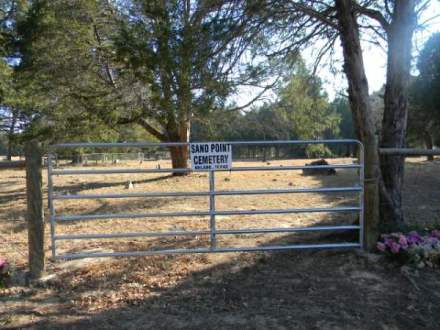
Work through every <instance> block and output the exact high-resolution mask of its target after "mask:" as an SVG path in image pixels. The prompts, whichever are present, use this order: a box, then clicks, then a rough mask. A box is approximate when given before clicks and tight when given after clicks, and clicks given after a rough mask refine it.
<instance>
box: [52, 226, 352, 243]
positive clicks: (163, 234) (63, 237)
mask: <svg viewBox="0 0 440 330" xmlns="http://www.w3.org/2000/svg"><path fill="white" fill-rule="evenodd" d="M358 229H360V226H356V225H342V226H316V227H299V228H283V227H281V228H250V229H233V230H229V229H228V230H216V231H214V234H216V235H236V234H260V233H263V234H264V233H294V232H309V231H331V230H358ZM209 234H211V231H209V230H200V231H169V232H144V233H142V232H139V233H112V234H76V235H75V234H74V235H68V234H66V235H57V236H55V237H54V239H56V240H74V239H99V238H130V237H167V236H198V235H209Z"/></svg>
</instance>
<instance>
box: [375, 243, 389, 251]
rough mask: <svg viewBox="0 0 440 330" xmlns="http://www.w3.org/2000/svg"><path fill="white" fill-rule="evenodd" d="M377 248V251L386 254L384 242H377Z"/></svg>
mask: <svg viewBox="0 0 440 330" xmlns="http://www.w3.org/2000/svg"><path fill="white" fill-rule="evenodd" d="M376 247H377V249H378V250H379V251H382V252H384V251H385V249H386V248H387V247H386V246H385V244H383V243H382V242H377V244H376Z"/></svg>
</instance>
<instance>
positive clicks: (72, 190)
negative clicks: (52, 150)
mask: <svg viewBox="0 0 440 330" xmlns="http://www.w3.org/2000/svg"><path fill="white" fill-rule="evenodd" d="M172 177H173V176H172V175H163V176H159V177H155V178H148V179H143V180H132V183H133V184H134V185H136V184H142V183H151V182H157V181H162V180H167V179H170V178H172ZM127 182H128V181H127V180H124V181H116V182H82V183H78V184H68V183H65V184H63V186H62V189H63V191H65V192H68V193H69V194H78V193H80V192H81V191H84V190H93V189H101V188H112V187H117V186H121V187H124V186H125V185H126V184H127Z"/></svg>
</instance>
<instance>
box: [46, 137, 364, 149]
mask: <svg viewBox="0 0 440 330" xmlns="http://www.w3.org/2000/svg"><path fill="white" fill-rule="evenodd" d="M191 143H206V142H205V141H191V142H162V143H158V142H119V143H59V144H55V145H52V146H50V148H51V149H55V148H124V147H130V148H136V147H137V148H145V147H156V148H158V147H159V148H160V147H178V146H187V145H190V144H191ZM209 143H222V144H232V145H234V146H235V145H274V144H299V145H301V144H327V143H330V144H341V143H351V144H359V145H360V144H361V143H360V141H358V140H353V139H341V140H334V139H329V140H280V141H267V140H266V141H209Z"/></svg>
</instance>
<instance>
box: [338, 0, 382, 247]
mask: <svg viewBox="0 0 440 330" xmlns="http://www.w3.org/2000/svg"><path fill="white" fill-rule="evenodd" d="M335 5H336V11H337V19H338V25H339V28H340V38H341V42H342V48H343V54H344V71H345V74H346V76H347V80H348V94H349V101H350V106H351V111H352V114H353V119H354V124H355V128H356V132H357V135H358V137H359V139H360V140H361V141H362V143H363V144H364V147H365V195H364V205H365V236H364V238H363V241H364V244H365V247H366V248H368V249H372V248H373V247H374V246H375V244H376V241H377V238H378V236H379V228H378V226H379V198H378V196H379V193H378V192H379V178H380V168H379V154H378V142H377V137H376V135H375V129H374V124H373V118H372V113H371V108H370V101H369V95H368V82H367V78H366V75H365V69H364V62H363V57H362V49H361V45H360V40H359V28H358V24H357V21H356V15H355V9H354V7H353V1H352V0H336V3H335Z"/></svg>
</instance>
